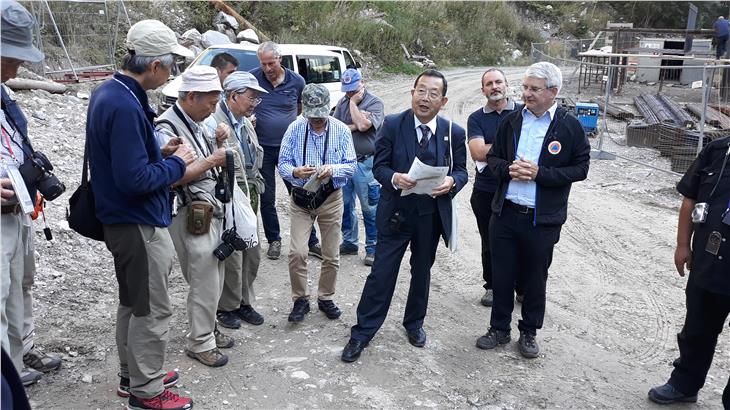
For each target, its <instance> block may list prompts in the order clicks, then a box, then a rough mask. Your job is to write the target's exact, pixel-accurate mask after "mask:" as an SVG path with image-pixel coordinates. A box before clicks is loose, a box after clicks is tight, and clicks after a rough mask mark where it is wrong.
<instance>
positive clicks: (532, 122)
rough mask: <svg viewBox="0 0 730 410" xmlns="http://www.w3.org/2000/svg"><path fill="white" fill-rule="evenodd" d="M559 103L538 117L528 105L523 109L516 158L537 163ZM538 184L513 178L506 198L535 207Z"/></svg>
mask: <svg viewBox="0 0 730 410" xmlns="http://www.w3.org/2000/svg"><path fill="white" fill-rule="evenodd" d="M557 108H558V105H557V104H553V106H552V107H550V108H549V109H548V110H547V111H545V112H544V113H543V114H542V115H541V116H540V117H536V116H535V115H534V114H533V113H532V111H530V110H528V109H527V107H525V108H523V109H522V130H521V131H520V142H519V143H518V145H517V153H516V155H515V160H518V159H520V158H524V159H526V160H529V161H532V162H534V163H535V164H537V163H538V161H539V160H540V151H541V150H542V144H543V142H544V141H545V135H546V134H547V131H548V128H550V122H551V121H552V120H553V117H554V116H555V110H556V109H557ZM536 193H537V184H535V181H517V180H512V181H510V182H509V186H508V187H507V195H506V196H505V198H506V199H508V200H510V201H512V202H514V203H516V204H520V205H523V206H526V207H528V208H534V207H535V195H536Z"/></svg>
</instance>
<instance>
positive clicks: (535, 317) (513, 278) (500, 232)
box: [489, 206, 561, 334]
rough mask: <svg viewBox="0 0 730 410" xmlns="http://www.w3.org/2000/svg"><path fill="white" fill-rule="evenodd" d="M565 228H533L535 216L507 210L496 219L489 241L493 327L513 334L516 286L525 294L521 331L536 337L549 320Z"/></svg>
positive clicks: (507, 208)
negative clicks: (551, 280)
mask: <svg viewBox="0 0 730 410" xmlns="http://www.w3.org/2000/svg"><path fill="white" fill-rule="evenodd" d="M560 229H561V225H550V226H546V225H537V226H533V215H532V213H527V214H521V213H519V212H517V211H516V210H514V209H512V208H509V207H506V206H505V207H504V208H502V214H501V215H497V214H494V215H492V220H491V222H490V224H489V241H490V243H491V246H492V253H493V254H494V255H499V257H495V258H492V272H493V277H492V286H493V290H494V304H493V305H492V317H491V320H490V325H491V327H493V328H494V329H497V330H503V331H509V330H510V322H511V319H512V310H513V309H514V291H515V283H516V282H519V283H520V284H521V286H522V288H523V289H522V290H523V291H524V295H525V300H524V302H523V303H522V319H521V320H520V321H519V323H518V326H517V327H518V328H519V330H520V331H521V332H522V331H524V332H528V333H531V334H536V332H537V329H540V328H542V321H543V318H544V317H545V286H546V283H547V276H548V268H549V267H550V264H551V263H552V260H553V247H554V246H555V244H556V243H558V240H559V239H560Z"/></svg>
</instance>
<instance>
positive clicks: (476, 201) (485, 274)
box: [469, 189, 494, 289]
mask: <svg viewBox="0 0 730 410" xmlns="http://www.w3.org/2000/svg"><path fill="white" fill-rule="evenodd" d="M492 198H494V192H486V191H479V190H477V189H474V190H472V191H471V199H470V201H469V202H471V209H472V211H473V212H474V216H475V217H476V219H477V228H478V229H479V236H480V237H481V238H482V278H483V279H484V289H492V252H490V250H489V220H490V219H491V218H492Z"/></svg>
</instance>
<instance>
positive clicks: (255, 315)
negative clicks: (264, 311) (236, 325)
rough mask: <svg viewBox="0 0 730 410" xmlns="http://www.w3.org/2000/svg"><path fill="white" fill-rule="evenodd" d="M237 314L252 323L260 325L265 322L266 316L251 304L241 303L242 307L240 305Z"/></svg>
mask: <svg viewBox="0 0 730 410" xmlns="http://www.w3.org/2000/svg"><path fill="white" fill-rule="evenodd" d="M236 314H237V315H238V317H239V318H240V319H241V320H244V321H246V322H247V323H250V324H252V325H256V326H258V325H260V324H262V323H264V317H263V316H261V314H260V313H259V312H257V311H255V310H254V308H253V307H252V306H251V305H241V307H239V308H238V310H237V311H236Z"/></svg>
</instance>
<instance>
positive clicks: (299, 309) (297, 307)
mask: <svg viewBox="0 0 730 410" xmlns="http://www.w3.org/2000/svg"><path fill="white" fill-rule="evenodd" d="M307 313H309V299H307V298H299V299H297V300H295V301H294V307H293V308H292V310H291V313H289V321H290V322H301V321H302V320H304V315H306V314H307Z"/></svg>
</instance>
